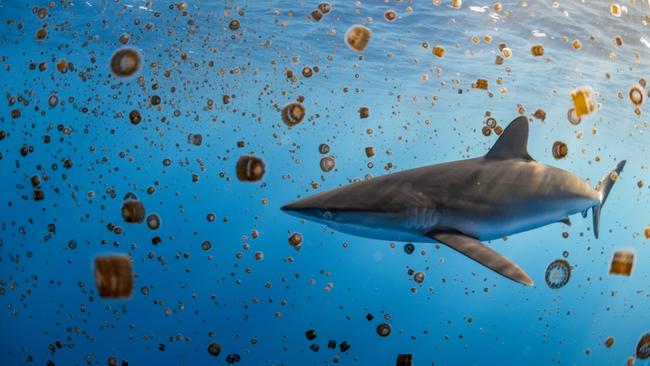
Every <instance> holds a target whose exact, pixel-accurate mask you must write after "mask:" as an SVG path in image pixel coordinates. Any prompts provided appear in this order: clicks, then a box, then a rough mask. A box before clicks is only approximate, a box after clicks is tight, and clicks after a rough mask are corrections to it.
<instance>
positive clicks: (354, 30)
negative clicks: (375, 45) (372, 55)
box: [345, 24, 372, 52]
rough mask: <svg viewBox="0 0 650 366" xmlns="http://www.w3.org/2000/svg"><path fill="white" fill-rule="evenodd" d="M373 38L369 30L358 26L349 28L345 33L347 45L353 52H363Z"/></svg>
mask: <svg viewBox="0 0 650 366" xmlns="http://www.w3.org/2000/svg"><path fill="white" fill-rule="evenodd" d="M371 37H372V31H371V30H370V29H369V28H366V27H364V26H363V25H359V24H356V25H353V26H351V27H350V28H348V31H347V32H345V43H346V44H347V45H348V47H350V48H351V49H352V50H354V51H357V52H363V50H365V49H366V47H368V43H369V42H370V38H371Z"/></svg>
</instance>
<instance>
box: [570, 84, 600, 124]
mask: <svg viewBox="0 0 650 366" xmlns="http://www.w3.org/2000/svg"><path fill="white" fill-rule="evenodd" d="M571 99H573V107H574V109H575V113H576V115H577V116H578V117H582V116H586V115H588V114H590V113H592V112H593V111H595V110H596V109H597V108H598V105H597V104H596V102H594V91H593V90H592V89H591V88H590V87H588V86H583V87H580V88H578V89H575V90H573V91H572V92H571Z"/></svg>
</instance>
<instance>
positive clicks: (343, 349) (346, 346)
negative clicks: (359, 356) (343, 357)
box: [339, 341, 351, 353]
mask: <svg viewBox="0 0 650 366" xmlns="http://www.w3.org/2000/svg"><path fill="white" fill-rule="evenodd" d="M350 347H351V346H350V344H349V343H348V341H343V342H341V344H339V349H340V350H341V352H343V353H345V352H347V351H348V350H349V349H350Z"/></svg>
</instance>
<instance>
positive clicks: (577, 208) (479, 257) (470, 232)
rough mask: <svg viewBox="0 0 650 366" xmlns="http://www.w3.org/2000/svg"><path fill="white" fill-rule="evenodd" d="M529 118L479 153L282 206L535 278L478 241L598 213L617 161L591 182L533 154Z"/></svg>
mask: <svg viewBox="0 0 650 366" xmlns="http://www.w3.org/2000/svg"><path fill="white" fill-rule="evenodd" d="M527 144H528V120H527V118H526V117H519V118H517V119H515V120H514V121H512V122H511V123H510V124H509V125H508V127H507V128H506V129H505V130H504V131H503V133H502V134H501V136H499V138H498V140H497V142H496V143H495V144H494V146H493V147H492V148H491V149H490V151H489V152H488V153H487V154H486V155H485V156H482V157H479V158H473V159H467V160H460V161H454V162H449V163H443V164H436V165H430V166H426V167H421V168H416V169H411V170H406V171H403V172H399V173H394V174H388V175H384V176H381V177H376V178H372V179H369V180H365V181H361V182H357V183H353V184H350V185H347V186H344V187H340V188H336V189H333V190H330V191H326V192H323V193H320V194H316V195H314V196H311V197H307V198H304V199H300V200H298V201H296V202H293V203H291V204H288V205H286V206H283V207H282V210H283V211H285V212H287V213H289V214H292V215H294V216H298V217H301V218H304V219H307V220H310V221H315V222H318V223H323V224H325V225H327V226H329V227H330V228H332V229H334V230H337V231H341V232H344V233H349V234H353V235H358V236H363V237H368V238H375V239H382V240H391V241H413V242H439V243H442V244H445V245H447V246H449V247H450V248H452V249H454V250H456V251H458V252H460V253H462V254H464V255H466V256H467V257H469V258H471V259H473V260H475V261H477V262H478V263H480V264H482V265H484V266H486V267H488V268H490V269H492V270H493V271H495V272H497V273H499V274H501V275H503V276H505V277H507V278H509V279H512V280H514V281H516V282H519V283H521V284H524V285H529V286H532V285H533V281H532V280H531V278H530V277H529V276H528V274H526V272H525V271H524V270H523V269H521V268H520V267H519V266H518V265H517V264H515V263H513V262H512V261H511V260H509V259H508V258H506V257H504V256H502V255H501V254H499V253H497V252H496V251H494V250H493V249H491V248H490V247H488V246H487V245H485V244H483V243H482V242H481V241H482V240H483V241H487V240H492V239H498V238H502V237H504V236H507V235H512V234H516V233H520V232H523V231H527V230H531V229H534V228H538V227H541V226H544V225H548V224H551V223H555V222H563V223H565V224H568V225H570V224H571V222H570V221H569V216H570V215H573V214H576V213H582V214H583V217H586V216H587V210H588V209H592V215H593V229H594V235H595V236H596V238H598V232H599V221H600V212H601V208H602V206H603V204H604V203H605V200H606V199H607V196H608V194H609V191H610V190H611V188H612V186H613V185H614V182H615V181H616V178H617V177H618V174H619V173H620V172H621V171H622V170H623V167H624V165H625V161H624V160H623V161H621V162H620V163H619V164H618V165H617V166H616V167H615V168H614V170H613V171H611V172H609V173H608V174H607V175H606V176H605V177H604V178H603V179H601V180H600V181H599V182H598V184H597V185H596V188H591V187H590V186H589V184H588V183H587V182H586V181H584V180H582V179H581V178H579V177H577V176H576V175H574V174H572V173H570V172H568V171H565V170H562V169H559V168H555V167H552V166H549V165H544V164H542V163H539V162H537V161H536V160H534V159H533V158H532V157H531V156H530V155H529V154H528V150H527Z"/></svg>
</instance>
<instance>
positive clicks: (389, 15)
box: [384, 9, 397, 22]
mask: <svg viewBox="0 0 650 366" xmlns="http://www.w3.org/2000/svg"><path fill="white" fill-rule="evenodd" d="M384 19H386V21H388V22H394V21H395V19H397V12H396V11H395V10H393V9H391V10H386V12H385V13H384Z"/></svg>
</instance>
